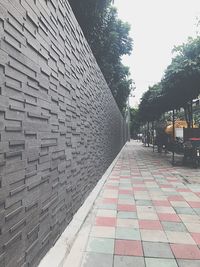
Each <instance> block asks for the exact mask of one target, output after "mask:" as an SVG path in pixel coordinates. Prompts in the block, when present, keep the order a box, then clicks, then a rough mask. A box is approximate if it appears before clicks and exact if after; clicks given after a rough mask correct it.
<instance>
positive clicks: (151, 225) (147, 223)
mask: <svg viewBox="0 0 200 267" xmlns="http://www.w3.org/2000/svg"><path fill="white" fill-rule="evenodd" d="M139 227H140V229H148V230H163V228H162V225H161V223H160V221H153V220H139Z"/></svg>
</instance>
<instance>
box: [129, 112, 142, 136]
mask: <svg viewBox="0 0 200 267" xmlns="http://www.w3.org/2000/svg"><path fill="white" fill-rule="evenodd" d="M139 133H140V120H139V116H138V109H136V108H131V109H130V134H131V138H133V139H137V135H138V134H139Z"/></svg>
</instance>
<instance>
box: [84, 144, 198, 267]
mask: <svg viewBox="0 0 200 267" xmlns="http://www.w3.org/2000/svg"><path fill="white" fill-rule="evenodd" d="M166 157H167V156H166V155H160V154H159V155H158V154H157V153H153V152H152V150H151V149H150V148H144V147H143V146H142V145H141V144H138V143H136V142H131V143H130V144H129V145H127V146H126V148H125V149H124V150H123V152H122V154H121V157H120V159H119V160H118V162H117V163H116V165H115V167H114V169H113V171H112V173H111V174H110V176H109V178H108V179H107V181H106V183H105V184H104V187H103V188H102V191H101V193H100V195H99V197H98V199H97V200H96V203H95V206H94V211H95V220H94V222H93V225H92V228H91V232H90V236H89V238H88V244H87V247H86V249H85V255H84V257H83V260H82V265H81V267H94V266H95V267H98V266H103V267H123V266H133V267H136V266H137V267H138V266H140V267H186V266H187V267H190V266H192V267H193V266H194V267H197V266H200V212H199V210H200V171H199V170H193V169H190V168H183V167H179V168H177V167H172V166H171V164H170V162H169V161H168V159H167V158H166ZM186 177H187V180H189V179H190V177H191V182H190V183H187V182H186V180H185V179H184V178H186ZM197 177H198V178H199V183H194V182H193V181H194V178H195V179H197ZM86 255H87V257H86ZM108 255H110V257H108ZM95 259H101V260H100V263H99V262H98V261H97V260H95ZM108 259H109V260H108ZM92 264H93V265H92ZM99 264H100V265H99Z"/></svg>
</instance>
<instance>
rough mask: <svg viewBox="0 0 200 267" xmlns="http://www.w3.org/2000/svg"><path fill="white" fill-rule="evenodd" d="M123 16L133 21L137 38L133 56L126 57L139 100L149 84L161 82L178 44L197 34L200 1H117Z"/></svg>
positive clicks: (120, 16)
mask: <svg viewBox="0 0 200 267" xmlns="http://www.w3.org/2000/svg"><path fill="white" fill-rule="evenodd" d="M114 2H115V6H116V7H117V8H118V14H119V18H120V19H122V20H123V21H127V22H129V24H131V33H130V35H131V37H132V38H133V41H134V47H133V52H132V55H131V56H126V57H124V58H123V63H124V64H125V65H127V66H129V67H130V70H131V77H132V78H133V80H134V81H135V85H136V90H135V92H134V95H135V97H134V98H133V97H132V98H131V101H130V102H131V105H132V106H133V105H135V103H139V99H140V97H141V96H142V94H143V92H144V91H146V90H148V87H149V86H151V85H153V84H154V83H156V82H159V81H160V80H161V78H162V76H163V73H164V70H165V69H166V67H167V66H168V65H169V64H170V62H171V59H172V54H171V51H172V49H173V47H174V46H175V45H180V44H182V43H183V42H185V41H187V38H188V37H189V36H196V30H197V27H196V17H197V16H198V17H199V18H200V0H115V1H114Z"/></svg>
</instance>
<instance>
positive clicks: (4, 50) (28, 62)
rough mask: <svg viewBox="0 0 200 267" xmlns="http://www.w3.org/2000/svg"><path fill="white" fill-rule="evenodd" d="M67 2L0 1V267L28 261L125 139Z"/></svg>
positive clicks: (51, 239)
mask: <svg viewBox="0 0 200 267" xmlns="http://www.w3.org/2000/svg"><path fill="white" fill-rule="evenodd" d="M125 132H126V131H125V122H124V121H123V118H122V116H121V114H120V112H119V110H118V108H117V105H116V103H115V101H114V99H113V97H112V95H111V92H110V90H109V88H108V86H107V84H106V82H105V80H104V77H103V75H102V73H101V71H100V69H99V67H98V66H97V63H96V61H95V58H94V56H93V55H92V53H91V50H90V48H89V46H88V44H87V42H86V40H85V38H84V36H83V33H82V31H81V29H80V26H79V25H78V24H77V22H76V20H75V18H74V15H73V13H72V11H71V8H70V6H69V4H68V2H67V1H66V0H0V266H1V267H4V266H6V267H15V266H20V267H22V266H23V267H24V266H37V264H38V262H39V261H40V259H41V258H42V257H43V256H44V255H45V253H46V252H47V251H48V250H49V248H50V247H51V246H52V245H53V244H54V243H55V241H56V240H57V238H58V237H59V236H60V234H61V233H62V231H63V230H64V228H65V227H66V226H67V224H68V223H69V222H70V220H71V219H72V217H73V214H74V213H75V212H76V211H77V209H78V208H79V207H80V205H81V203H82V202H83V201H84V199H85V198H86V197H87V195H88V194H89V192H90V191H91V190H92V188H93V187H94V186H95V184H96V183H97V181H98V180H99V179H100V177H101V176H102V175H103V173H104V172H105V170H106V168H107V167H108V166H109V164H110V163H111V162H112V160H113V159H114V157H115V156H116V155H117V153H118V152H119V151H120V149H121V148H122V146H123V144H124V143H125V140H126V133H125Z"/></svg>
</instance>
